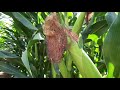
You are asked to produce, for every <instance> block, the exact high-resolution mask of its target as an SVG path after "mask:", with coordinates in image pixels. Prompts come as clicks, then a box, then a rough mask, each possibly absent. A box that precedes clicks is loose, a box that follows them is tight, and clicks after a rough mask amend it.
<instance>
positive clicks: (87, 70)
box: [69, 42, 102, 78]
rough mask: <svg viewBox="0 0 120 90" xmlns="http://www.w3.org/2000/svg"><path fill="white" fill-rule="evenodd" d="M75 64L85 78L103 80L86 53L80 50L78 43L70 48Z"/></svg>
mask: <svg viewBox="0 0 120 90" xmlns="http://www.w3.org/2000/svg"><path fill="white" fill-rule="evenodd" d="M69 52H70V55H71V57H72V60H73V63H74V64H75V65H76V66H77V68H78V70H79V71H80V74H81V75H82V77H83V78H101V77H102V76H101V74H100V72H99V71H98V69H97V68H96V66H95V65H94V63H93V62H92V61H91V59H90V58H89V56H88V55H87V54H86V52H85V51H84V50H83V49H82V48H79V46H78V44H77V43H76V42H72V43H71V46H70V48H69Z"/></svg>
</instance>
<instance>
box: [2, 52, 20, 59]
mask: <svg viewBox="0 0 120 90" xmlns="http://www.w3.org/2000/svg"><path fill="white" fill-rule="evenodd" d="M0 58H19V57H18V56H16V55H15V54H12V53H9V52H8V51H0Z"/></svg>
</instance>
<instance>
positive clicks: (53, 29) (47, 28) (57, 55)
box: [43, 12, 78, 63]
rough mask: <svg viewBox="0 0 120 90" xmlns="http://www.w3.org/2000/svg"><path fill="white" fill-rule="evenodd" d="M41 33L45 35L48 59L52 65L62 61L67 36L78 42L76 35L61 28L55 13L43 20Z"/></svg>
mask: <svg viewBox="0 0 120 90" xmlns="http://www.w3.org/2000/svg"><path fill="white" fill-rule="evenodd" d="M43 32H44V34H45V35H46V42H47V54H48V58H49V60H50V61H51V62H52V63H59V62H60V61H61V60H62V55H63V53H64V50H65V49H66V46H67V36H68V37H70V38H71V40H73V41H76V42H78V35H77V34H76V33H73V32H72V31H70V30H69V29H67V28H65V27H62V26H61V24H60V23H59V19H58V17H57V14H56V13H55V12H54V13H51V15H49V16H48V17H47V18H46V19H45V23H44V25H43Z"/></svg>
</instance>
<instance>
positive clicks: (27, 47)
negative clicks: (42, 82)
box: [0, 12, 119, 78]
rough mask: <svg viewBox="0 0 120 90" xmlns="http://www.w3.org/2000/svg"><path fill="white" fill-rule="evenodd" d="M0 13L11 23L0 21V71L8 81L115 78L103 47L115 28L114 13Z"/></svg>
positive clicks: (116, 20)
mask: <svg viewBox="0 0 120 90" xmlns="http://www.w3.org/2000/svg"><path fill="white" fill-rule="evenodd" d="M3 13H4V14H5V15H8V16H9V18H11V19H12V25H11V26H5V22H3V21H1V22H0V26H1V28H0V43H1V46H0V49H1V50H0V71H2V72H5V73H8V74H10V75H11V77H12V78H104V77H106V78H107V77H108V78H109V77H116V76H114V74H113V72H116V73H118V74H119V71H117V70H116V71H114V67H115V68H116V67H117V66H115V65H116V64H114V62H110V63H112V64H108V63H109V62H108V60H109V59H107V61H106V58H107V55H106V54H107V53H108V52H109V53H110V52H111V51H108V50H109V48H110V47H109V46H108V49H107V48H106V47H107V46H105V45H107V44H106V42H108V41H106V40H107V39H105V38H109V36H108V37H107V36H106V35H107V33H109V31H111V29H113V27H117V26H119V25H118V24H119V13H118V14H117V13H115V12H80V13H76V12H3ZM116 23H117V24H116ZM114 25H116V26H114ZM56 32H57V33H56ZM118 32H119V31H118ZM104 39H105V42H104ZM114 41H115V40H114ZM103 43H104V48H103ZM106 49H107V50H106ZM106 51H108V52H106ZM103 52H104V53H103ZM114 56H115V55H114ZM114 56H113V58H114ZM108 57H110V56H108ZM109 61H110V60H109ZM115 63H118V61H115ZM118 66H119V63H118ZM118 74H117V77H118V76H119V75H118Z"/></svg>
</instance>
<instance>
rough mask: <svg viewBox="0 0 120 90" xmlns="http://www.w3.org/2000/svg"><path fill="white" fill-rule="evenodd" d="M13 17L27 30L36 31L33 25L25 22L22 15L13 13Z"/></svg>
mask: <svg viewBox="0 0 120 90" xmlns="http://www.w3.org/2000/svg"><path fill="white" fill-rule="evenodd" d="M12 14H13V16H14V17H15V18H16V19H17V20H18V21H20V22H21V23H22V24H23V25H24V26H26V27H27V28H29V29H32V30H38V29H37V28H36V27H35V26H33V24H32V23H31V22H30V21H29V20H27V19H26V18H25V17H24V16H23V15H22V14H20V13H19V12H13V13H12Z"/></svg>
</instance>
